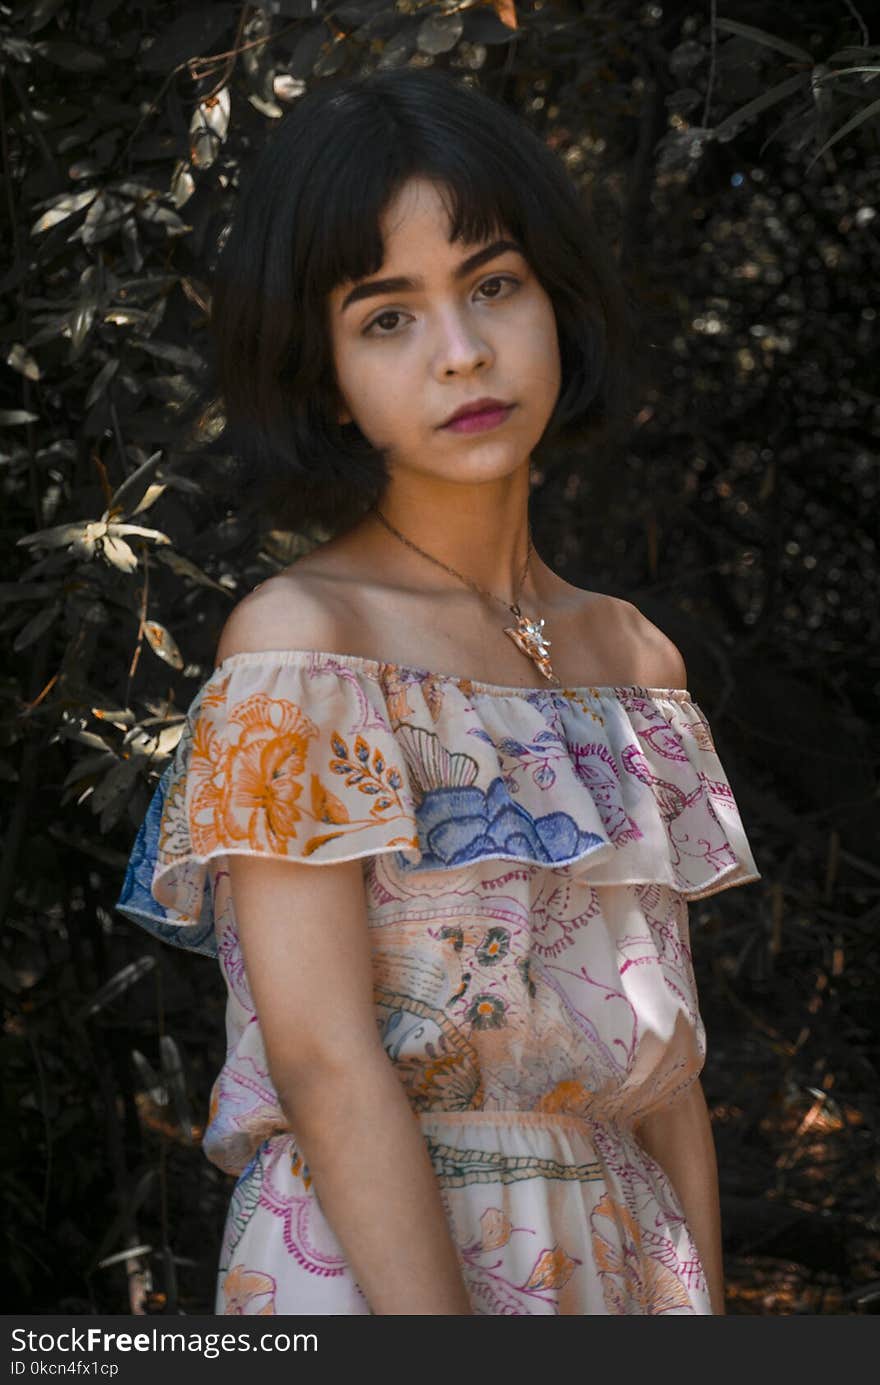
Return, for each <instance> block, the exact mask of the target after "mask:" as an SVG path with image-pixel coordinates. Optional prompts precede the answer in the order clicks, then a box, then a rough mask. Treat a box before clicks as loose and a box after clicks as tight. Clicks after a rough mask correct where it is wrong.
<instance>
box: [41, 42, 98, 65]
mask: <svg viewBox="0 0 880 1385" xmlns="http://www.w3.org/2000/svg"><path fill="white" fill-rule="evenodd" d="M34 48H35V49H36V51H37V52H38V53H39V54H40V56H41V57H43V58H47V59H48V60H49V62H50V63H56V64H57V66H58V67H63V68H65V69H66V71H68V72H103V71H104V68H105V67H106V66H107V60H106V58H105V57H104V56H103V55H102V54H101V53H96V52H95V51H94V50H93V49H91V48H84V47H83V46H82V44H81V43H69V42H68V41H67V40H66V39H56V38H52V39H41V40H40V41H39V42H38V43H35V44H34Z"/></svg>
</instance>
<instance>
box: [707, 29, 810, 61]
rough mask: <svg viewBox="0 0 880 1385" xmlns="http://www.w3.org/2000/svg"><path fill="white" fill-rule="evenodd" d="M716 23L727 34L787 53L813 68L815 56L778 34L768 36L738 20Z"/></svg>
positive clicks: (763, 31)
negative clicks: (779, 36)
mask: <svg viewBox="0 0 880 1385" xmlns="http://www.w3.org/2000/svg"><path fill="white" fill-rule="evenodd" d="M715 22H716V25H717V27H718V28H719V29H721V30H722V31H723V32H725V33H728V34H739V35H740V37H741V38H750V39H754V41H755V43H760V44H763V46H764V47H765V48H774V49H776V51H777V52H778V53H785V54H787V56H788V57H789V58H797V60H798V61H799V62H802V63H807V64H808V65H809V66H810V67H812V66H813V56H812V54H811V53H808V52H807V50H806V49H805V48H798V46H797V44H796V43H789V41H788V39H785V38H778V37H777V35H776V34H768V33H767V30H766V29H756V28H755V27H754V25H752V24H740V23H739V21H738V20H736V19H717V20H716V21H715Z"/></svg>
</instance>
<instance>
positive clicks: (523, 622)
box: [373, 505, 562, 688]
mask: <svg viewBox="0 0 880 1385" xmlns="http://www.w3.org/2000/svg"><path fill="white" fill-rule="evenodd" d="M373 511H374V513H375V515H376V518H377V519H379V520H380V521H381V522H382V524H384V525H385V528H386V529H388V530H389V531H390V532H391V533H392V534H393V535H394V536H395V538H398V539H400V541H401V543H405V544H406V546H407V547H408V548H411V549H412V550H413V552H414V553H420V554H421V555H422V557H423V558H427V559H428V560H429V562H432V563H436V564H437V566H438V567H442V568H443V569H444V570H445V571H446V572H449V573H451V574H452V576H453V577H457V578H458V579H459V581H461V582H464V583H465V585H466V586H468V587H470V589H471V591H474V592H477V593H478V594H479V595H480V596H490V597H491V598H492V600H493V601H497V602H499V603H500V604H501V605H502V606H506V608H507V609H508V610H509V611H511V612H512V613H513V614H514V615H515V616H516V625H515V626H507V625H506V626H505V627H504V633H505V635H509V636H510V638H511V639H512V640H513V642H514V644H515V645H516V647H517V649H519V650H520V652H521V653H522V654H525V655H526V657H527V658H528V659H531V661H532V663H533V664H534V665H535V667H536V668H537V669H538V670H539V671H540V672H541V673H542V674H543V675H544V677H545V678H546V679H547V680H548V682H550V683H552V684H553V685H554V687H557V688H558V687H561V686H562V684H561V682H560V680H559V679H558V678H557V676H556V674H555V673H554V672H553V669H552V668H551V666H550V656H549V654H548V652H547V651H548V649H549V647H550V641H549V640H548V639H547V636H546V635H545V634H544V633H543V625H544V621H543V620H542V619H540V618H536V619H535V620H529V618H528V616H524V615H523V613H522V611H521V610H520V607H519V595H520V592H521V591H522V586H523V583H524V582H525V580H526V573H527V572H528V570H529V562H530V560H531V557H532V551H533V549H532V531H531V529H530V528H529V527H528V523H527V524H526V534H527V540H528V542H527V550H526V561H525V564H524V565H523V570H522V572H521V573H520V577H519V581H518V582H517V584H516V591H515V592H514V594H513V605H511V603H510V602H509V601H505V600H504V599H503V597H500V596H497V595H496V593H495V592H490V591H488V590H487V589H486V588H485V587H481V586H479V585H478V583H476V582H474V581H472V579H471V578H470V577H465V575H464V573H463V572H458V571H457V570H456V569H455V568H454V567H450V566H449V564H448V563H444V562H443V561H442V559H441V558H435V557H434V555H433V553H426V552H425V550H424V548H420V547H419V545H418V544H417V543H413V541H412V539H408V538H407V537H406V534H401V532H400V530H399V529H396V528H395V527H394V525H393V524H392V523H391V521H390V520H388V519H386V518H385V516H384V515H383V514H382V511H381V510H380V509H379V506H378V505H374V506H373Z"/></svg>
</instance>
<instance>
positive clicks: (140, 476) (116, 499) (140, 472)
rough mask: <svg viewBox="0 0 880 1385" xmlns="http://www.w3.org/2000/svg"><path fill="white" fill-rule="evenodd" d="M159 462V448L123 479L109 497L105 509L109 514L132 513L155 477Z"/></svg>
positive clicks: (160, 457)
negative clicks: (108, 502)
mask: <svg viewBox="0 0 880 1385" xmlns="http://www.w3.org/2000/svg"><path fill="white" fill-rule="evenodd" d="M161 460H162V449H161V448H160V449H159V451H158V452H154V453H153V454H152V456H150V457H148V458H147V460H146V461H145V462H142V463H141V465H140V466H139V467H138V468H137V470H136V471H133V472H132V474H131V475H130V476H127V477H126V478H125V480H124V481H123V483H122V485H121V486H119V487H118V488H117V489H116V490H115V491H114V493H113V495H112V496H111V499H110V504H109V505H108V507H107V510H108V513H109V514H111V515H113V514H126V513H131V512H132V510H133V508H134V507H135V506H137V504H138V502H139V501H140V500H141V499H142V497H143V495H144V493H145V491H146V490H147V488H148V487H149V485H150V483H151V482H152V480H153V478H154V476H155V475H156V472H157V470H158V468H159V463H160V462H161Z"/></svg>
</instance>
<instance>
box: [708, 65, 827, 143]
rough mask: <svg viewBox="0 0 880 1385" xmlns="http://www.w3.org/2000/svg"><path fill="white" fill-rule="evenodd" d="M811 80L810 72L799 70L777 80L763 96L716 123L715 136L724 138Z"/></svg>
mask: <svg viewBox="0 0 880 1385" xmlns="http://www.w3.org/2000/svg"><path fill="white" fill-rule="evenodd" d="M809 81H810V74H809V73H808V72H798V73H796V74H795V76H794V77H786V79H785V81H784V82H777V84H776V86H775V87H771V88H770V90H769V91H765V92H763V93H762V95H761V96H756V97H755V99H754V101H747V102H746V104H745V105H744V106H740V108H739V110H737V111H734V112H733V115H729V116H726V117H725V119H724V120H722V122H721V124H720V125H716V126H715V138H716V139H724V136H725V135H726V134H727V133H728V132H729V131H730V130H735V129H736V128H737V126H739V125H743V124H744V123H745V122H746V121H747V120H750V119H751V117H752V116H754V115H759V114H760V113H761V111H766V110H767V109H768V108H769V107H770V106H775V105H777V103H778V102H780V101H784V100H785V98H786V96H790V95H791V93H792V92H793V91H797V90H798V88H799V87H806V86H807V85H808V84H809Z"/></svg>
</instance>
